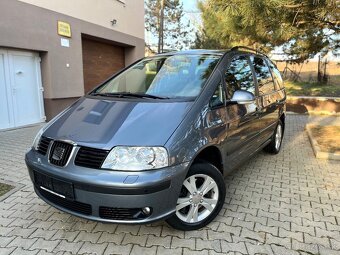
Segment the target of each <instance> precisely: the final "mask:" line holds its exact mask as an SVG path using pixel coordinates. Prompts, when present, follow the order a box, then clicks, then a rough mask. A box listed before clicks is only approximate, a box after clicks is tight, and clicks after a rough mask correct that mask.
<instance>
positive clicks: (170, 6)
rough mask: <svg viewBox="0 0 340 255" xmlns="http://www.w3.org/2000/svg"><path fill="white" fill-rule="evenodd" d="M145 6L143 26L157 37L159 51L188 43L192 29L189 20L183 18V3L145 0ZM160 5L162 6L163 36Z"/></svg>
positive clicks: (184, 45) (169, 0)
mask: <svg viewBox="0 0 340 255" xmlns="http://www.w3.org/2000/svg"><path fill="white" fill-rule="evenodd" d="M145 6H146V8H145V9H146V10H145V24H146V25H145V28H146V30H147V31H149V32H151V34H152V35H153V36H154V37H155V38H158V49H159V50H158V51H159V53H160V52H163V51H164V50H181V49H183V48H184V47H187V46H189V45H190V43H191V41H190V39H189V36H188V35H189V34H190V33H191V31H192V29H191V28H190V21H188V22H185V21H184V20H183V15H184V10H183V4H181V3H180V1H179V0H146V1H145ZM162 6H164V7H163V8H164V20H163V23H164V25H163V36H162V29H161V27H162V26H161V22H162V18H161V16H162ZM162 39H163V40H162ZM148 46H150V45H148Z"/></svg>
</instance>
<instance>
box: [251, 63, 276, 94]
mask: <svg viewBox="0 0 340 255" xmlns="http://www.w3.org/2000/svg"><path fill="white" fill-rule="evenodd" d="M251 59H252V62H253V65H254V69H255V74H256V78H257V83H258V86H259V93H260V95H263V94H268V93H271V92H273V91H274V90H275V88H274V82H273V78H272V75H271V73H270V71H269V67H268V65H267V64H266V62H265V60H264V59H262V58H258V57H251Z"/></svg>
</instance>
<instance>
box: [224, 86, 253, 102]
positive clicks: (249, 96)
mask: <svg viewBox="0 0 340 255" xmlns="http://www.w3.org/2000/svg"><path fill="white" fill-rule="evenodd" d="M230 102H232V103H237V104H251V103H254V102H255V95H254V94H253V93H251V92H249V91H246V90H242V89H240V90H236V91H235V92H234V95H233V97H232V98H231V99H230Z"/></svg>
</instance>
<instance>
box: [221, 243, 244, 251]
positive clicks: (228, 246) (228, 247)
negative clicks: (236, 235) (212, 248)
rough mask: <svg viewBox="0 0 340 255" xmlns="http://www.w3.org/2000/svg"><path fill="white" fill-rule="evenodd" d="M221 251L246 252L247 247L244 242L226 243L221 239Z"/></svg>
mask: <svg viewBox="0 0 340 255" xmlns="http://www.w3.org/2000/svg"><path fill="white" fill-rule="evenodd" d="M221 246H222V251H223V252H224V251H228V252H229V251H233V252H240V253H243V254H247V248H246V245H245V243H244V242H238V243H228V242H226V241H221Z"/></svg>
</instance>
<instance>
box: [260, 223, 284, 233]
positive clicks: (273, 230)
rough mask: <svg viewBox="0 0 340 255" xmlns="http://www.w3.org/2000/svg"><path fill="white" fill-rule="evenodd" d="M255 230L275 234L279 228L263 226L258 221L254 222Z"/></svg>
mask: <svg viewBox="0 0 340 255" xmlns="http://www.w3.org/2000/svg"><path fill="white" fill-rule="evenodd" d="M255 231H259V232H265V233H270V234H272V235H274V236H277V235H278V231H279V228H278V227H270V226H263V225H261V224H259V223H256V224H255Z"/></svg>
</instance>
